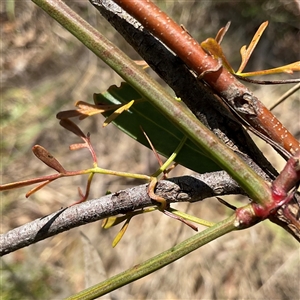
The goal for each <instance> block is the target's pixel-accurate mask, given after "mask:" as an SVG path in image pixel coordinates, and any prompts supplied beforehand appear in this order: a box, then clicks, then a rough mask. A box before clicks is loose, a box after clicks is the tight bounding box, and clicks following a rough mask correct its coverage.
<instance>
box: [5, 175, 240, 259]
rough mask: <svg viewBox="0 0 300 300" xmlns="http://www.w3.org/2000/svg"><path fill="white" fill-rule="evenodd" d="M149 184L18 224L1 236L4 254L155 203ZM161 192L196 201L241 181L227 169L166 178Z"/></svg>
mask: <svg viewBox="0 0 300 300" xmlns="http://www.w3.org/2000/svg"><path fill="white" fill-rule="evenodd" d="M147 186H148V185H147V184H143V185H140V186H136V187H133V188H128V189H126V190H122V191H119V192H116V193H113V194H110V195H106V196H103V197H101V198H99V199H94V200H90V201H87V202H84V203H80V204H78V205H75V206H71V207H68V208H64V209H61V210H59V211H57V212H54V213H52V214H51V215H48V216H45V217H43V218H40V219H37V220H35V221H33V222H31V223H28V224H25V225H23V226H20V227H18V228H15V229H13V230H11V231H9V232H7V233H5V234H2V235H1V236H0V247H1V248H0V255H1V256H2V255H5V254H8V253H10V252H13V251H15V250H17V249H20V248H23V247H26V246H29V245H31V244H34V243H36V242H38V241H41V240H44V239H46V238H48V237H51V236H53V235H56V234H59V233H61V232H64V231H67V230H70V229H71V228H75V227H78V226H81V225H85V224H87V223H92V222H96V221H98V220H101V219H104V218H107V217H110V216H114V215H118V214H126V213H128V212H132V211H134V210H136V209H142V208H145V207H148V206H153V205H155V203H154V202H153V201H152V200H151V199H150V197H149V196H148V193H147ZM156 193H157V195H159V196H161V197H164V198H165V199H167V201H168V202H169V203H176V202H196V201H201V200H203V199H205V198H208V197H213V196H220V195H228V194H241V193H243V192H242V190H241V189H240V187H239V186H238V185H237V183H236V182H235V181H234V180H233V179H231V177H230V176H229V175H228V174H227V173H226V172H224V171H220V172H214V173H206V174H201V175H194V176H182V177H175V178H171V179H169V180H162V181H160V182H159V183H158V185H157V187H156Z"/></svg>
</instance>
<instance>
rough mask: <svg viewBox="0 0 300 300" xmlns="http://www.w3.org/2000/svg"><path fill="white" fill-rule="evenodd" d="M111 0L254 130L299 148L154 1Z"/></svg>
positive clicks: (288, 148) (291, 149)
mask: <svg viewBox="0 0 300 300" xmlns="http://www.w3.org/2000/svg"><path fill="white" fill-rule="evenodd" d="M115 2H116V3H117V4H119V5H120V6H121V7H122V8H124V9H125V10H126V11H127V12H128V13H129V14H131V15H132V16H133V17H134V18H135V19H137V20H138V21H139V22H140V23H141V24H142V25H143V26H144V27H145V28H146V29H148V30H149V31H150V32H151V33H152V34H153V35H155V36H156V37H157V38H158V39H160V40H161V41H162V42H163V43H165V44H166V45H167V46H168V47H169V48H170V49H171V50H172V51H174V53H176V54H177V56H179V57H180V58H181V59H182V60H183V61H184V62H185V63H186V64H187V66H188V67H189V68H190V69H192V70H193V71H194V72H195V73H196V74H197V75H198V76H199V75H200V74H205V78H204V79H205V81H206V82H207V83H208V84H209V85H210V86H211V87H212V89H213V90H214V91H215V92H216V93H217V94H219V95H220V96H221V97H222V99H224V101H226V102H227V103H228V104H229V105H230V106H231V107H232V108H233V109H234V110H235V111H236V113H237V114H239V116H240V117H241V118H243V119H245V120H246V121H247V122H248V123H249V124H250V125H251V126H252V127H254V128H255V129H256V130H257V131H259V132H260V133H262V134H263V135H266V136H267V137H268V138H269V139H271V140H273V141H274V142H275V143H277V144H278V145H280V146H281V147H283V148H284V149H285V150H286V151H288V152H289V153H291V154H293V155H294V154H295V153H296V152H297V151H298V150H299V149H300V144H299V142H298V141H297V140H296V139H295V138H294V136H293V135H292V134H291V133H290V132H289V131H288V130H287V129H286V128H285V127H284V126H283V125H282V124H281V123H280V122H279V121H278V120H277V118H276V117H275V116H274V115H273V114H272V113H271V112H270V111H269V110H268V109H267V108H266V107H265V106H264V105H263V104H262V103H261V102H260V101H259V100H258V99H257V98H256V97H255V96H254V95H253V94H252V93H251V92H250V91H249V90H248V89H247V88H246V87H245V86H244V85H243V84H242V83H241V82H240V81H238V80H237V79H236V78H235V77H234V76H233V75H232V74H231V73H229V72H228V71H227V69H226V68H220V69H219V70H218V61H217V60H215V59H214V58H213V57H212V56H210V55H209V54H208V53H206V52H205V51H204V50H203V49H202V48H201V46H200V45H199V43H198V42H197V41H195V40H194V39H193V38H192V37H191V36H190V35H189V33H188V32H187V31H186V30H184V29H183V28H182V27H180V26H179V25H178V24H176V23H175V22H174V21H173V20H172V19H171V18H170V17H168V16H167V15H166V14H165V13H164V12H162V11H161V10H160V9H159V8H158V7H157V6H156V5H155V4H153V3H152V2H151V1H148V0H115ZM211 70H218V71H216V72H210V71H211Z"/></svg>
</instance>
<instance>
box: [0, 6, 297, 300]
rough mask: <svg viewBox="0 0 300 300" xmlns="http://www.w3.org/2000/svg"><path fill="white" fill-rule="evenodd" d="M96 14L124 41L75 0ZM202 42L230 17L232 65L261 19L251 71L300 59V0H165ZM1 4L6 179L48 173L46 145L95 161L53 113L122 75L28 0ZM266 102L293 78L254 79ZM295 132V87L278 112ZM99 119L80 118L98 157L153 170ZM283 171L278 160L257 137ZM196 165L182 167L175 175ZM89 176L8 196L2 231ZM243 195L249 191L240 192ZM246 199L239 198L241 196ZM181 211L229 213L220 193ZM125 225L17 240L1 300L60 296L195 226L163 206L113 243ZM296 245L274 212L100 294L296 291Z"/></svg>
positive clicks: (284, 295) (68, 161) (61, 154)
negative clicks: (41, 156) (41, 157)
mask: <svg viewBox="0 0 300 300" xmlns="http://www.w3.org/2000/svg"><path fill="white" fill-rule="evenodd" d="M67 3H68V4H69V5H70V6H71V7H72V8H73V9H74V10H75V11H76V12H78V13H80V15H81V16H83V17H84V18H85V19H86V20H87V21H88V22H90V23H91V24H92V25H94V26H96V28H98V29H99V30H100V31H101V32H102V33H104V34H105V35H106V36H107V37H108V38H109V39H111V40H112V41H114V42H115V43H116V44H117V45H119V46H120V47H121V48H122V49H123V50H124V51H125V52H126V53H127V54H129V55H130V56H131V57H132V58H133V59H136V58H138V56H137V55H136V53H134V51H133V50H132V49H131V48H130V47H129V46H127V45H126V43H125V42H124V41H123V39H122V38H120V37H119V35H118V34H117V33H116V32H114V30H113V29H112V28H111V27H110V25H109V24H108V23H107V22H106V21H105V20H103V18H101V17H100V15H98V12H97V11H96V10H95V9H94V8H93V7H92V6H91V5H90V4H89V3H88V1H83V0H82V1H67ZM158 4H159V5H160V6H161V7H162V9H164V10H165V11H166V12H168V13H169V14H170V15H171V16H173V17H174V18H175V20H177V21H178V22H179V23H181V24H184V25H185V27H186V28H187V29H188V30H189V31H190V33H191V34H192V35H193V36H194V37H195V38H197V39H198V40H199V41H201V40H204V39H205V38H206V37H209V36H214V35H215V33H216V32H217V31H218V29H219V28H220V27H221V26H224V25H225V24H226V22H227V21H229V20H231V21H232V26H231V28H230V30H229V32H228V33H227V36H226V37H225V40H224V45H223V47H224V49H225V51H226V53H227V56H228V57H229V60H230V61H231V62H232V63H233V65H235V66H237V64H238V62H239V57H238V53H239V48H240V47H241V46H242V45H244V44H247V43H248V42H249V41H250V39H251V37H252V35H253V33H254V32H255V30H256V28H257V27H258V26H259V25H260V23H261V22H263V21H265V20H269V21H270V25H269V28H268V29H267V31H266V33H265V34H264V37H263V39H262V41H261V43H260V44H259V48H258V50H257V52H256V53H255V54H254V57H253V59H252V62H251V65H250V68H251V69H262V68H270V67H275V66H279V65H282V64H288V63H291V62H293V61H296V60H299V14H300V12H299V10H298V7H297V4H296V1H289V0H280V1H279V0H276V1H252V0H247V1H158ZM0 5H1V13H0V18H1V173H2V180H1V181H2V182H3V183H6V182H12V181H17V180H20V179H25V178H32V177H36V176H39V175H43V174H49V170H48V168H47V167H45V166H44V165H43V164H42V163H41V162H40V161H38V160H37V159H36V158H35V157H34V155H32V153H31V147H32V146H33V145H35V144H40V145H42V146H44V147H46V148H47V149H48V150H49V151H50V152H51V153H52V154H54V155H55V156H56V157H57V158H58V159H59V161H60V162H62V164H63V166H64V167H65V168H67V169H79V168H86V167H87V166H90V165H91V160H90V157H89V154H88V153H87V152H85V151H77V152H70V151H69V150H68V145H69V144H71V143H74V142H78V140H77V138H76V137H75V136H72V134H70V133H69V132H67V131H65V130H64V129H63V128H61V127H60V126H59V125H58V122H57V120H56V118H55V114H56V113H57V112H58V111H60V110H63V109H70V108H72V107H73V104H74V102H75V101H77V100H84V101H90V102H92V94H93V93H94V92H101V91H104V90H105V89H106V88H108V87H109V86H110V85H112V84H119V83H120V78H119V77H118V76H117V75H115V74H114V73H113V72H112V71H111V70H109V69H108V68H107V67H106V66H105V64H104V63H103V62H101V61H100V60H99V59H97V58H96V57H95V56H94V54H92V53H90V52H89V51H88V50H87V49H85V48H84V47H83V46H82V45H81V44H80V42H79V41H77V40H76V39H75V38H74V37H73V36H72V35H71V34H70V33H68V32H67V31H66V30H64V29H63V28H62V27H61V26H60V25H58V24H57V23H56V22H55V21H53V20H51V18H50V17H49V16H48V15H46V14H45V13H44V12H43V11H42V10H41V9H39V8H38V7H36V6H35V5H34V4H33V3H31V2H30V1H28V0H26V1H20V0H19V1H10V0H8V1H4V0H2V1H1V2H0ZM254 88H255V89H257V91H256V94H257V95H258V96H259V97H261V99H262V100H263V101H264V102H265V103H266V104H267V105H269V104H270V103H272V102H273V101H274V100H276V99H277V98H278V97H279V96H280V95H281V94H282V93H283V92H284V91H286V90H287V89H288V87H287V86H278V87H262V88H261V87H259V88H258V87H254ZM275 114H276V115H278V117H279V118H280V119H281V120H282V121H283V122H284V124H285V125H286V126H287V127H288V128H289V129H290V130H291V131H292V133H293V134H295V135H296V137H298V138H299V93H298V94H296V95H294V96H292V97H290V98H289V100H288V101H287V102H286V103H284V104H283V105H281V106H280V107H279V108H278V109H276V110H275ZM101 122H102V119H101V117H99V116H97V117H94V118H90V119H87V120H85V121H83V122H81V124H80V126H81V128H83V130H84V131H85V132H87V131H89V132H91V134H92V141H93V143H94V146H95V148H96V152H97V153H98V157H99V165H100V166H101V167H104V168H110V169H113V170H122V171H130V172H142V173H147V174H149V173H151V172H153V171H154V170H155V168H156V162H155V160H154V158H153V155H152V154H151V152H150V151H148V150H147V149H145V148H143V147H142V146H139V145H136V144H135V143H134V142H133V141H132V140H131V139H130V138H128V137H127V136H125V135H124V134H122V133H120V132H118V131H117V130H116V129H115V128H114V127H113V126H108V127H107V128H105V129H103V128H102V127H101ZM259 145H260V146H261V147H262V149H263V151H264V152H265V153H266V154H267V155H269V157H270V159H271V160H272V162H273V163H274V165H276V166H277V167H278V168H279V169H280V168H281V167H282V164H283V162H282V160H281V159H280V158H278V156H277V155H276V154H274V153H273V152H272V151H271V150H270V148H269V147H268V146H267V145H265V144H264V143H262V142H259ZM187 173H189V170H186V169H184V168H182V167H178V168H177V169H176V170H175V172H174V173H173V175H183V174H187ZM85 181H86V178H80V177H78V178H76V177H75V178H69V179H62V180H60V181H58V182H55V183H53V184H51V185H50V186H48V187H46V188H44V189H43V190H41V191H39V192H38V193H36V194H34V195H33V196H32V197H31V198H29V199H25V197H24V194H25V193H26V191H27V189H19V190H15V191H10V192H5V193H2V194H1V204H2V206H1V209H2V211H1V216H2V218H1V231H2V232H6V231H8V230H9V229H12V228H15V227H16V226H20V225H22V224H25V223H27V222H30V221H32V220H34V219H36V218H39V217H42V216H44V215H46V214H49V213H51V212H54V211H56V210H58V209H60V208H61V207H62V206H67V205H69V204H71V203H72V202H74V201H76V200H77V197H78V195H77V187H78V186H80V187H82V188H83V187H84V186H85ZM136 184H139V182H137V181H132V180H127V179H122V178H116V177H111V176H96V180H95V182H94V184H93V188H92V191H91V198H95V197H99V196H101V195H103V194H104V193H105V191H106V190H111V191H118V190H119V189H122V188H126V187H128V186H131V185H136ZM228 200H231V201H234V203H235V204H238V202H237V201H247V200H246V199H234V200H233V199H232V198H231V197H229V198H228ZM239 203H240V202H239ZM180 209H182V210H184V211H188V212H189V213H191V214H195V215H197V216H199V217H202V218H205V219H208V220H212V221H217V220H221V219H222V218H224V216H225V215H228V214H229V213H230V212H229V211H228V210H227V209H225V208H224V207H223V206H221V205H220V204H218V203H217V201H215V200H214V199H207V200H205V201H203V202H202V203H196V204H193V205H190V206H189V205H183V204H182V205H180ZM118 229H119V228H113V229H110V230H108V231H105V230H103V229H101V224H100V222H97V223H94V224H89V225H86V226H83V227H80V228H76V229H72V230H70V231H69V232H65V233H62V234H60V235H58V236H55V237H53V238H50V239H47V240H45V241H42V242H40V243H38V244H35V245H31V246H30V247H28V248H25V249H20V250H18V251H16V252H14V253H11V254H9V255H7V256H5V257H4V258H3V259H2V260H1V264H2V270H1V276H2V277H1V293H2V295H1V296H2V297H1V299H5V300H8V299H9V300H11V299H62V298H64V297H66V296H68V295H71V294H73V293H75V292H78V291H80V290H82V289H84V288H85V287H88V286H90V285H92V284H96V283H97V282H100V281H102V280H103V279H105V278H107V277H110V276H112V275H114V274H117V273H118V272H120V271H123V270H125V269H127V268H129V267H131V266H133V265H135V264H138V263H139V262H142V261H144V260H146V259H148V258H150V257H152V256H154V255H155V254H158V253H159V252H161V251H163V250H165V249H168V248H169V247H171V246H173V245H175V244H176V243H178V242H180V241H182V240H184V239H186V238H187V237H189V236H191V235H192V234H194V232H192V231H191V230H190V229H189V228H187V227H184V226H182V225H181V224H180V223H179V222H176V221H174V220H172V219H170V218H167V217H166V216H164V215H162V214H160V213H158V212H157V213H152V214H149V215H146V216H139V217H136V218H134V219H133V220H132V223H131V226H130V227H129V230H128V232H127V233H126V235H125V236H124V238H123V240H122V241H121V243H120V244H119V245H118V246H117V247H116V248H115V249H113V248H112V247H111V242H112V240H113V238H114V236H115V234H116V233H117V231H118ZM299 256H300V253H299V246H298V244H297V243H296V242H295V241H294V240H293V239H292V238H291V237H290V236H289V235H288V234H286V233H285V232H284V231H283V230H282V229H280V228H278V227H276V226H275V225H273V224H271V223H270V222H268V221H266V222H263V223H262V224H259V225H257V226H255V227H254V228H251V229H248V230H245V231H241V232H235V233H232V234H229V235H228V236H225V237H222V238H220V239H219V240H217V241H214V242H212V243H210V244H209V245H206V246H205V247H203V248H202V249H199V250H197V251H195V252H194V253H192V254H190V255H188V256H187V257H185V258H183V259H181V260H179V261H177V262H175V263H174V264H172V265H170V266H168V267H166V268H164V269H162V270H160V271H158V272H156V273H155V274H151V275H149V276H148V277H146V278H143V279H141V280H139V281H138V282H135V283H132V284H130V285H128V286H125V287H123V288H121V289H119V290H117V291H115V292H113V293H111V294H110V295H107V296H104V297H103V299H295V300H296V299H300V287H299V278H300V267H299V266H300V257H299Z"/></svg>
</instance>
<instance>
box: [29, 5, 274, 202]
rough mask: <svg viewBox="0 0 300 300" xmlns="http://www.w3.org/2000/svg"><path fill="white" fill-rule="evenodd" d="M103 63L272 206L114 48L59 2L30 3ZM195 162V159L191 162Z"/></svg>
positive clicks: (251, 178) (221, 147)
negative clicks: (38, 7) (44, 12)
mask: <svg viewBox="0 0 300 300" xmlns="http://www.w3.org/2000/svg"><path fill="white" fill-rule="evenodd" d="M32 1H33V2H35V3H36V4H38V5H39V6H40V7H41V8H43V9H44V10H45V11H46V12H47V13H48V14H49V15H50V16H51V17H53V18H54V19H56V20H57V21H58V22H59V23H60V24H61V25H63V26H64V27H65V28H66V29H67V30H69V31H70V32H71V33H72V34H73V35H74V36H76V37H77V38H78V39H79V40H80V41H81V42H82V43H83V44H84V45H86V46H87V47H88V48H89V49H91V50H92V51H93V52H94V53H95V54H96V55H97V56H98V57H100V58H101V59H102V60H104V61H105V62H106V63H107V64H108V65H109V66H110V67H111V68H113V69H114V70H115V71H116V72H117V73H118V74H119V75H120V76H121V77H123V78H124V79H125V80H126V81H127V82H128V83H129V84H131V85H132V86H133V87H134V88H135V89H136V90H137V91H138V92H139V93H141V94H142V95H143V96H145V97H146V98H147V99H149V101H151V103H152V104H153V105H155V106H156V107H157V108H158V109H159V110H160V111H161V112H162V113H163V114H164V115H165V116H166V117H167V118H168V119H169V120H171V121H172V122H173V123H174V126H177V127H178V128H179V129H180V130H181V131H182V132H183V133H184V134H185V135H186V136H187V137H188V138H189V139H191V140H192V141H193V142H194V143H195V144H196V145H197V146H198V147H199V148H200V149H201V150H202V151H203V152H204V153H205V154H206V155H208V156H209V157H210V158H211V159H212V160H214V161H215V162H216V163H217V164H218V165H219V166H220V167H221V168H223V169H224V170H226V171H227V172H228V173H229V174H230V175H231V176H232V177H233V178H234V179H235V180H236V181H237V182H238V183H239V184H240V186H241V187H242V188H243V189H244V190H245V191H246V192H247V194H248V195H249V197H250V198H252V199H253V200H254V201H255V202H257V203H260V204H267V203H271V202H272V197H271V193H270V188H269V187H268V186H267V185H266V184H265V182H264V180H263V179H262V178H261V177H260V176H258V175H257V174H256V173H255V172H254V171H253V170H252V169H251V168H250V167H249V166H247V165H246V164H245V163H244V161H243V160H242V159H240V158H239V157H238V156H237V155H236V154H235V153H233V152H232V151H231V150H230V149H229V148H228V147H227V146H226V145H225V144H223V143H222V142H221V141H220V140H219V139H218V138H217V137H216V136H215V135H214V134H213V133H212V132H210V131H209V130H208V129H207V128H206V127H205V126H204V125H203V124H202V123H200V122H199V120H198V119H197V118H196V117H195V116H194V115H193V114H192V113H191V111H190V110H189V109H188V108H187V107H186V106H185V105H183V104H182V103H180V102H178V101H176V100H175V99H174V98H173V97H172V96H171V95H170V94H168V93H167V92H166V91H165V90H164V89H163V88H162V87H161V86H160V85H159V84H158V83H157V82H156V81H154V80H153V79H152V78H151V77H150V76H148V75H147V73H146V72H145V71H144V70H142V69H141V68H140V67H139V66H137V65H136V64H135V63H134V62H133V61H132V60H131V59H130V58H129V57H128V56H126V55H125V54H124V53H123V52H122V51H121V50H120V49H118V48H117V47H116V46H115V45H114V44H112V43H111V42H110V41H108V40H107V39H106V38H105V37H104V36H103V35H101V34H100V33H99V32H98V31H97V30H96V29H94V28H93V27H92V26H90V25H89V24H88V23H87V22H85V21H84V20H83V19H82V18H81V17H80V16H78V15H77V14H76V13H75V12H74V11H72V10H71V9H70V8H69V7H68V6H67V5H66V4H64V3H63V2H62V1H59V0H56V1H55V0H32ZM195 159H196V158H195Z"/></svg>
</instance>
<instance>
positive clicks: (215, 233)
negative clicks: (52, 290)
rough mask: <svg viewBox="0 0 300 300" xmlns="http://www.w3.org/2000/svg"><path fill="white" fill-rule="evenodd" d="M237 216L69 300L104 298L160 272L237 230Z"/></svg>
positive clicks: (68, 299)
mask: <svg viewBox="0 0 300 300" xmlns="http://www.w3.org/2000/svg"><path fill="white" fill-rule="evenodd" d="M234 221H235V215H232V216H231V217H229V218H227V219H225V220H224V221H222V222H219V223H218V224H216V225H214V226H212V227H210V228H207V229H205V230H204V231H202V232H200V233H198V234H196V235H194V236H192V237H190V238H189V239H187V240H185V241H184V242H182V243H180V244H178V245H176V246H174V247H172V248H170V249H168V250H167V251H165V252H163V253H161V254H159V255H157V256H155V257H153V258H151V259H149V260H147V261H145V262H143V263H141V264H138V265H136V266H134V267H132V268H130V269H128V270H126V271H125V272H122V273H120V274H118V275H116V276H113V277H111V278H109V279H108V280H105V281H104V282H101V283H99V284H96V285H94V286H92V287H90V288H88V289H86V290H84V291H82V292H80V293H78V294H76V295H73V296H71V297H69V298H67V300H79V299H80V300H90V299H95V298H97V297H100V296H103V295H105V294H107V293H109V292H111V291H113V290H115V289H117V288H120V287H122V286H124V285H126V284H128V283H130V282H132V281H134V280H136V279H139V278H142V277H144V276H146V275H148V274H150V273H153V272H155V271H156V270H159V269H161V268H163V267H165V266H166V265H168V264H170V263H172V262H174V261H176V260H178V259H179V258H181V257H183V256H185V255H187V254H188V253H190V252H192V251H194V250H196V249H198V248H200V247H201V246H203V245H205V244H207V243H209V242H210V241H212V240H214V239H216V238H218V237H220V236H222V235H224V234H226V233H228V232H231V231H233V230H235V229H236V227H235V226H234Z"/></svg>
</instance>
